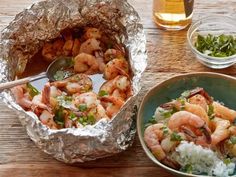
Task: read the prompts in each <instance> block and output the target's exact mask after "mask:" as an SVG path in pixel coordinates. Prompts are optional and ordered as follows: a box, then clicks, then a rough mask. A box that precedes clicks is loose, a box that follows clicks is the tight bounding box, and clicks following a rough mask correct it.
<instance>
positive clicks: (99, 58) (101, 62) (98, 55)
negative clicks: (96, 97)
mask: <svg viewBox="0 0 236 177" xmlns="http://www.w3.org/2000/svg"><path fill="white" fill-rule="evenodd" d="M95 57H96V58H97V61H98V64H99V70H100V72H102V73H103V72H104V70H105V67H106V64H105V63H104V59H103V53H102V52H101V51H100V52H98V51H97V52H95Z"/></svg>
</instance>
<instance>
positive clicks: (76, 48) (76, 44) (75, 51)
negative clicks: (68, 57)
mask: <svg viewBox="0 0 236 177" xmlns="http://www.w3.org/2000/svg"><path fill="white" fill-rule="evenodd" d="M80 45H81V44H80V41H79V39H75V40H74V44H73V48H72V56H74V57H75V56H77V55H78V54H79V50H80Z"/></svg>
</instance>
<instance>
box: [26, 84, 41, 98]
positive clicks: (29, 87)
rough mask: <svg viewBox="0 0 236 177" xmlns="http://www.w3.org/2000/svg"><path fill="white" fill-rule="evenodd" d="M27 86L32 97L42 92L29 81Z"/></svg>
mask: <svg viewBox="0 0 236 177" xmlns="http://www.w3.org/2000/svg"><path fill="white" fill-rule="evenodd" d="M26 86H27V88H28V90H29V94H30V96H31V97H32V98H33V97H34V96H36V95H38V94H39V93H40V92H39V91H38V90H37V89H36V88H35V87H34V86H33V85H32V84H30V83H27V84H26Z"/></svg>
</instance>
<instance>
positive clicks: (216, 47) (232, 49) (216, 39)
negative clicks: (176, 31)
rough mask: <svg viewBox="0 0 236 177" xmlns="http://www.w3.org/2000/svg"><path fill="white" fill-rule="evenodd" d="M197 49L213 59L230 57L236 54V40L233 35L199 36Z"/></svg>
mask: <svg viewBox="0 0 236 177" xmlns="http://www.w3.org/2000/svg"><path fill="white" fill-rule="evenodd" d="M195 47H196V49H197V50H198V51H199V52H201V53H203V54H206V55H209V56H213V57H219V58H220V57H228V56H232V55H235V54H236V38H235V37H234V36H232V35H224V34H222V35H219V36H213V35H212V34H208V35H207V36H202V35H198V37H197V41H196V43H195Z"/></svg>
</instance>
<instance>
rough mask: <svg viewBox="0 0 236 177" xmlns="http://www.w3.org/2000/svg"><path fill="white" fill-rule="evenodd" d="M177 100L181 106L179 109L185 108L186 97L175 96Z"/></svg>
mask: <svg viewBox="0 0 236 177" xmlns="http://www.w3.org/2000/svg"><path fill="white" fill-rule="evenodd" d="M177 101H179V102H180V104H181V106H180V110H181V111H183V110H184V109H185V102H186V99H185V98H184V97H180V98H177Z"/></svg>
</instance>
